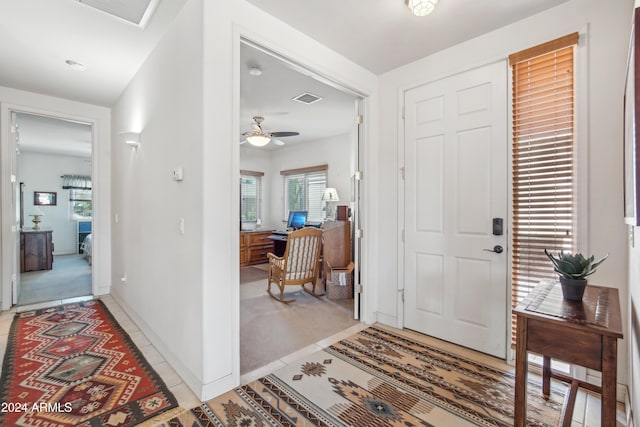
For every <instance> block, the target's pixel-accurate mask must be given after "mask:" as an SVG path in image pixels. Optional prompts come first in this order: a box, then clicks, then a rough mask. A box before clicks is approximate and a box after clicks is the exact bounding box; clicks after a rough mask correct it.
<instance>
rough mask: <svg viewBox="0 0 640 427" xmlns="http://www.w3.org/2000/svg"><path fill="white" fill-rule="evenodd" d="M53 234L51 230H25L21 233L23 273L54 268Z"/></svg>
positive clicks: (21, 264)
mask: <svg viewBox="0 0 640 427" xmlns="http://www.w3.org/2000/svg"><path fill="white" fill-rule="evenodd" d="M51 234H52V231H51V230H24V231H21V232H20V272H21V273H26V272H28V271H37V270H51V269H52V268H53V240H52V237H51Z"/></svg>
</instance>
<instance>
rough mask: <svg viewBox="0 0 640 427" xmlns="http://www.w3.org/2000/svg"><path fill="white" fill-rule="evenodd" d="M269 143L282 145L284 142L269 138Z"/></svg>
mask: <svg viewBox="0 0 640 427" xmlns="http://www.w3.org/2000/svg"><path fill="white" fill-rule="evenodd" d="M271 142H273V144H274V145H284V142H282V141H280V140H279V139H275V138H271Z"/></svg>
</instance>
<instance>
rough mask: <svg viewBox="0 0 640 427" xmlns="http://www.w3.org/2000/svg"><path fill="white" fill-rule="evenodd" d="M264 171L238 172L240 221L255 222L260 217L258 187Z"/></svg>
mask: <svg viewBox="0 0 640 427" xmlns="http://www.w3.org/2000/svg"><path fill="white" fill-rule="evenodd" d="M263 176H264V173H262V172H253V171H241V172H240V222H256V221H257V220H258V218H260V191H261V189H260V187H261V182H262V177H263Z"/></svg>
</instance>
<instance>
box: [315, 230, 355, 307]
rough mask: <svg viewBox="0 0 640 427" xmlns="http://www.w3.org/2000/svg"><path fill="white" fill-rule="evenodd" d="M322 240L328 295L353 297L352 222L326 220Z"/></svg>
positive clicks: (337, 297) (324, 281) (323, 271)
mask: <svg viewBox="0 0 640 427" xmlns="http://www.w3.org/2000/svg"><path fill="white" fill-rule="evenodd" d="M322 241H323V243H322V279H323V283H324V284H325V290H326V292H327V296H328V297H329V298H332V299H333V298H335V299H344V298H352V297H353V263H352V260H351V222H350V221H326V222H325V223H324V224H322ZM336 281H337V282H342V283H336Z"/></svg>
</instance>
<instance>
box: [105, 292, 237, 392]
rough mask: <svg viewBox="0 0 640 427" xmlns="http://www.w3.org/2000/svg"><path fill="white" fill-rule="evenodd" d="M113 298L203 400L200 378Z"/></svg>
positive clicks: (113, 295) (122, 304)
mask: <svg viewBox="0 0 640 427" xmlns="http://www.w3.org/2000/svg"><path fill="white" fill-rule="evenodd" d="M111 296H112V297H113V299H115V300H116V302H117V303H118V304H119V305H120V307H122V310H123V311H124V312H125V313H127V315H128V316H129V317H130V318H131V320H133V322H134V323H135V324H136V326H137V327H138V329H140V330H141V331H142V333H143V334H144V335H145V337H146V338H147V339H148V340H149V341H150V342H151V344H153V346H154V347H155V348H156V350H158V352H160V354H161V355H162V357H163V358H164V360H166V361H167V363H169V365H170V366H171V367H172V368H173V370H174V371H176V373H177V374H178V376H180V378H181V379H182V381H183V382H184V383H185V384H186V385H187V387H189V388H190V389H191V391H193V393H194V394H195V395H196V396H197V397H198V398H199V399H202V396H203V390H204V387H203V384H202V382H201V381H200V380H199V379H198V378H196V377H195V376H194V375H193V374H192V373H191V372H190V371H189V369H187V367H186V366H185V365H184V364H183V363H182V362H181V361H180V360H178V358H177V357H176V356H175V355H174V354H173V353H172V352H171V351H170V350H169V348H168V347H167V346H166V345H165V344H164V343H163V342H162V340H161V339H160V337H158V335H156V333H155V332H153V330H152V329H151V328H150V327H149V325H147V323H146V322H145V321H144V320H142V319H141V318H140V317H139V316H138V315H137V314H136V313H135V311H134V310H133V309H132V308H131V306H129V305H128V304H127V303H126V302H125V301H124V300H123V299H122V298H120V296H119V295H117V294H116V293H112V294H111ZM232 387H233V386H232ZM232 387H229V388H227V390H229V389H231V388H232Z"/></svg>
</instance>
